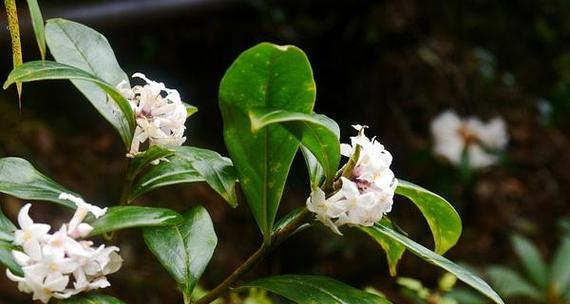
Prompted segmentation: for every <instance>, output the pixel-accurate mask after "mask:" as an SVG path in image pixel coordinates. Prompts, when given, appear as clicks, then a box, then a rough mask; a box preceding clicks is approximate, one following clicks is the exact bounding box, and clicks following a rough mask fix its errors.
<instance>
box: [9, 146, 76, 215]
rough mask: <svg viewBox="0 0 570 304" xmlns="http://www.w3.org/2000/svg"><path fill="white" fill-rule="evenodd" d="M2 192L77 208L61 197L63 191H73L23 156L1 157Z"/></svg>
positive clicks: (25, 198) (21, 197) (20, 197)
mask: <svg viewBox="0 0 570 304" xmlns="http://www.w3.org/2000/svg"><path fill="white" fill-rule="evenodd" d="M0 192H2V193H5V194H8V195H11V196H14V197H17V198H19V199H23V200H39V201H49V202H54V203H58V204H60V205H63V206H66V207H69V208H74V209H75V204H74V203H72V202H70V201H67V200H61V199H59V195H60V194H61V193H62V192H66V193H72V194H73V192H71V191H69V190H67V189H65V188H63V187H62V186H60V185H59V184H57V183H56V182H54V181H53V180H51V179H50V178H49V177H46V176H45V175H43V174H41V173H40V172H38V171H37V170H36V169H35V168H34V167H33V166H32V165H31V164H30V163H29V162H28V161H26V160H24V159H21V158H16V157H6V158H0Z"/></svg>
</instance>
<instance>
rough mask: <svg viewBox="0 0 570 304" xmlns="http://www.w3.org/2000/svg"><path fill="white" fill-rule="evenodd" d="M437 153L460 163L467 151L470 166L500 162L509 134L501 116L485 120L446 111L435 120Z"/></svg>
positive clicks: (479, 166) (433, 131) (483, 165)
mask: <svg viewBox="0 0 570 304" xmlns="http://www.w3.org/2000/svg"><path fill="white" fill-rule="evenodd" d="M431 132H432V135H433V138H434V148H433V149H434V153H435V154H437V155H440V156H443V157H445V158H447V159H448V160H449V161H450V162H451V163H453V164H455V165H459V164H461V162H462V159H463V155H464V153H466V156H467V160H468V165H469V167H470V168H474V169H477V168H483V167H487V166H490V165H493V164H495V163H497V161H498V157H497V155H496V152H497V151H500V150H504V149H505V148H506V146H507V143H508V140H509V137H508V134H507V130H506V124H505V122H504V120H503V119H502V118H500V117H496V118H493V119H492V120H490V121H489V122H488V123H483V122H482V121H481V120H479V119H478V118H475V117H469V118H461V117H459V116H458V115H457V114H456V113H455V112H453V111H450V110H448V111H445V112H443V113H441V114H440V115H438V116H437V117H436V118H434V120H433V121H432V123H431Z"/></svg>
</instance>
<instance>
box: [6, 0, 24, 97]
mask: <svg viewBox="0 0 570 304" xmlns="http://www.w3.org/2000/svg"><path fill="white" fill-rule="evenodd" d="M4 7H5V8H6V16H7V20H8V31H9V32H10V43H11V44H12V66H13V67H14V68H16V67H17V66H19V65H21V64H22V61H23V59H22V43H21V41H20V24H19V22H18V9H17V7H16V0H4ZM16 88H17V90H18V97H19V98H21V96H22V83H21V82H17V83H16ZM21 106H22V104H21V100H20V107H21Z"/></svg>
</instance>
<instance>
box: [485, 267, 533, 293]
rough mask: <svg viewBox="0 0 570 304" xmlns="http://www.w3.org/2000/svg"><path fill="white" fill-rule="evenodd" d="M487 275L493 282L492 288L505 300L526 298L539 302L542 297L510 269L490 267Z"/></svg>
mask: <svg viewBox="0 0 570 304" xmlns="http://www.w3.org/2000/svg"><path fill="white" fill-rule="evenodd" d="M487 273H488V274H489V277H490V278H491V282H493V287H495V288H496V289H497V291H498V292H499V293H500V294H501V295H502V296H503V297H505V298H511V297H528V298H531V299H534V300H539V301H540V300H541V298H542V295H541V293H540V291H539V290H538V289H536V287H534V286H532V285H531V284H530V283H529V282H527V281H526V280H525V279H524V278H523V277H521V276H520V275H519V274H518V273H517V272H515V271H514V270H512V269H509V268H507V267H503V266H492V267H489V269H487Z"/></svg>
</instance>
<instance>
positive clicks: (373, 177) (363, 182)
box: [307, 125, 398, 234]
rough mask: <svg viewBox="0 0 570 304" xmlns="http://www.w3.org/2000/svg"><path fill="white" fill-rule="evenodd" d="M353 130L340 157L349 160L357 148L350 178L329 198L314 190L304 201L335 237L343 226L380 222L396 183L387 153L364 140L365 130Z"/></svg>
mask: <svg viewBox="0 0 570 304" xmlns="http://www.w3.org/2000/svg"><path fill="white" fill-rule="evenodd" d="M353 127H354V128H355V129H356V130H357V131H358V132H359V133H358V135H357V136H354V137H351V138H350V140H351V144H350V145H348V144H342V145H341V154H342V155H344V156H347V157H349V158H350V157H353V156H354V155H353V154H354V153H355V152H356V151H357V149H360V152H359V154H358V159H357V160H356V164H355V166H354V169H353V170H352V172H350V173H351V176H350V179H348V178H346V177H344V176H343V177H341V178H340V181H341V183H342V185H341V188H340V189H339V190H338V191H337V192H335V193H334V194H333V195H332V196H331V197H329V198H328V199H326V198H325V193H324V192H323V191H322V190H320V189H316V190H313V192H312V193H311V196H310V197H309V199H307V209H308V210H309V211H311V212H313V213H315V214H316V218H317V219H318V220H319V221H321V222H323V223H324V224H325V225H326V226H328V227H330V228H331V230H332V231H333V232H335V233H337V234H341V233H340V231H339V230H338V227H340V226H342V225H345V224H348V225H362V226H371V225H374V223H376V222H378V221H379V220H380V219H382V216H383V215H384V214H386V213H388V212H390V211H391V210H392V204H393V197H394V191H395V189H396V186H397V184H398V181H397V180H396V178H395V177H394V173H393V172H392V170H390V165H391V164H392V155H391V154H390V152H388V151H387V150H386V149H385V148H384V146H382V145H381V144H380V143H379V142H378V141H376V139H375V138H372V139H369V138H368V137H366V135H364V128H365V127H363V126H360V125H355V126H353Z"/></svg>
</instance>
